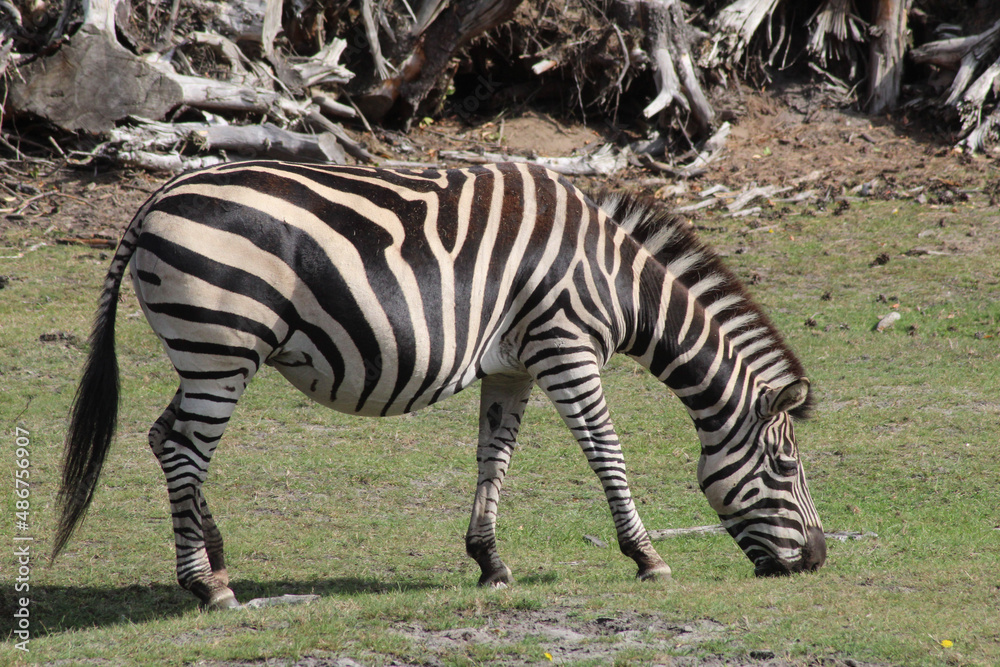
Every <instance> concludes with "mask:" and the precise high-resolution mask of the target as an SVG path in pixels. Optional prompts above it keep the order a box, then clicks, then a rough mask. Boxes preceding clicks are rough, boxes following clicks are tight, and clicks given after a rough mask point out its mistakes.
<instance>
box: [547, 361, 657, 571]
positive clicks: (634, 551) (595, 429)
mask: <svg viewBox="0 0 1000 667" xmlns="http://www.w3.org/2000/svg"><path fill="white" fill-rule="evenodd" d="M572 368H573V371H572V376H571V377H563V376H562V375H561V374H550V375H547V376H546V377H545V383H544V384H542V383H539V384H540V385H541V386H542V389H543V391H545V393H546V395H547V396H548V397H549V399H550V400H551V401H552V403H553V404H554V405H555V406H556V410H558V412H559V414H560V415H561V416H562V418H563V421H564V422H565V423H566V425H567V426H568V427H569V429H570V430H571V431H572V432H573V435H574V436H576V439H577V442H578V443H579V444H580V447H581V448H582V449H583V453H584V454H585V455H586V457H587V462H588V463H589V464H590V468H591V469H592V470H593V471H594V472H595V473H596V474H597V477H598V478H599V479H600V481H601V486H602V487H603V488H604V495H605V497H606V498H607V500H608V505H609V506H610V508H611V516H612V518H613V519H614V522H615V532H616V533H617V534H618V546H619V547H620V548H621V551H622V553H623V554H625V555H626V556H628V557H629V558H631V559H632V560H634V561H635V563H636V565H638V566H639V571H638V572H637V573H636V577H637V578H639V579H643V580H645V579H656V578H664V577H669V576H670V567H669V566H668V565H667V564H666V563H665V562H664V561H663V559H662V558H661V557H660V554H658V553H657V552H656V549H654V548H653V543H652V542H651V541H650V539H649V534H648V533H647V532H646V528H645V527H644V526H643V525H642V519H640V518H639V513H638V512H637V511H636V509H635V503H634V502H633V500H632V491H631V490H630V489H629V485H628V479H627V477H626V475H625V457H624V456H622V450H621V444H620V443H619V441H618V434H617V433H616V432H615V428H614V425H613V424H612V423H611V416H610V413H609V411H608V405H607V402H606V401H605V399H604V388H603V387H602V385H601V377H600V371H599V367H598V366H597V364H596V363H595V364H594V365H593V366H592V367H581V366H579V365H576V364H574V365H572Z"/></svg>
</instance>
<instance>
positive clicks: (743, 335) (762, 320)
mask: <svg viewBox="0 0 1000 667" xmlns="http://www.w3.org/2000/svg"><path fill="white" fill-rule="evenodd" d="M591 198H592V200H593V201H594V202H595V203H596V204H597V205H598V206H599V207H600V208H601V209H602V210H603V211H604V212H605V213H606V214H607V215H608V216H609V217H610V218H611V219H612V220H614V221H615V222H616V223H617V224H618V226H620V227H621V228H622V229H623V230H625V231H626V232H627V233H628V234H629V235H630V236H631V237H632V238H633V239H635V240H636V241H637V242H638V243H640V244H641V245H643V246H644V247H645V248H646V250H648V251H649V252H650V254H652V255H653V257H655V258H656V260H657V261H659V262H660V263H661V264H663V266H664V267H666V269H667V270H668V271H669V272H670V273H671V274H673V276H674V277H675V278H676V279H677V280H678V281H680V282H681V284H683V285H684V286H685V287H687V288H688V290H690V292H691V293H692V294H694V295H695V297H696V298H697V299H698V301H699V302H700V303H701V304H702V306H704V307H705V309H706V310H707V311H708V312H709V313H712V314H713V316H714V317H715V319H716V321H717V322H718V323H719V325H720V326H721V327H722V328H724V329H726V330H727V333H728V335H729V337H730V340H731V341H732V344H733V346H734V348H736V349H737V350H739V352H740V355H741V356H742V357H743V359H744V360H745V361H746V363H748V364H751V365H759V367H758V368H757V370H756V373H757V376H758V377H759V378H761V379H762V380H763V381H764V382H766V383H767V384H769V385H771V386H774V387H781V386H784V385H786V384H788V383H790V382H792V381H793V380H795V379H797V378H800V377H804V376H805V371H804V370H803V368H802V364H801V363H800V362H799V360H798V359H797V358H796V357H795V354H794V353H793V352H792V350H791V349H790V348H789V347H788V346H787V345H786V344H785V341H784V339H783V338H782V336H781V334H780V333H779V332H778V330H777V328H776V327H775V326H774V324H773V323H772V322H771V320H770V318H768V316H767V315H766V314H765V313H764V311H763V310H762V309H761V308H760V306H758V305H757V304H756V303H755V302H754V301H753V299H752V297H751V296H750V293H749V292H748V291H747V289H746V287H745V286H744V284H743V282H742V281H741V280H740V279H739V278H738V277H737V276H736V274H735V273H733V272H732V270H730V269H729V267H727V266H726V265H725V264H724V263H723V261H722V258H721V257H719V255H718V254H717V253H716V252H715V250H713V249H712V248H711V247H709V246H708V245H707V244H706V243H705V242H704V241H702V240H701V239H699V238H698V236H697V235H696V234H695V231H694V226H693V225H691V224H690V223H688V222H687V221H685V220H684V219H683V218H680V217H678V216H675V215H672V214H671V213H669V212H668V211H667V210H666V209H665V207H664V206H663V205H662V204H661V203H660V202H659V201H657V200H656V199H653V198H652V197H641V196H636V195H632V194H626V193H621V192H609V191H602V192H598V193H596V195H594V196H592V197H591ZM811 410H812V392H811V391H810V392H809V396H808V397H807V398H806V401H805V402H804V403H803V404H802V405H800V406H799V407H797V408H795V409H794V410H792V411H791V414H792V416H793V417H795V418H797V419H806V418H808V416H809V414H810V412H811Z"/></svg>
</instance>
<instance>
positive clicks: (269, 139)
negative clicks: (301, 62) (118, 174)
mask: <svg viewBox="0 0 1000 667" xmlns="http://www.w3.org/2000/svg"><path fill="white" fill-rule="evenodd" d="M109 135H110V137H111V141H110V148H109V149H108V150H106V152H107V153H108V154H109V155H112V156H113V157H115V156H122V155H126V156H129V158H130V159H132V156H135V155H140V156H141V155H143V154H145V153H150V150H151V149H159V150H170V151H171V152H176V151H178V150H179V149H181V148H183V147H184V146H188V145H192V144H193V145H195V146H197V147H198V149H199V150H200V151H212V150H215V151H232V152H233V153H236V154H238V155H241V156H250V157H268V158H274V159H279V160H296V161H300V162H331V163H336V164H340V163H343V162H344V153H343V151H342V150H341V149H340V147H339V146H338V145H337V141H336V138H335V137H334V136H333V135H332V134H320V135H310V134H302V133H300V132H291V131H289V130H284V129H282V128H280V127H277V126H275V125H272V124H270V123H263V124H261V125H246V126H236V125H209V124H207V123H158V122H152V121H141V122H140V123H139V124H137V125H135V126H133V127H119V128H114V129H112V130H111V131H110V132H109ZM144 159H145V158H144ZM182 162H183V160H182ZM175 163H176V161H166V162H165V163H164V164H168V165H173V164H175ZM157 168H158V169H167V168H168V167H157ZM171 168H172V167H171Z"/></svg>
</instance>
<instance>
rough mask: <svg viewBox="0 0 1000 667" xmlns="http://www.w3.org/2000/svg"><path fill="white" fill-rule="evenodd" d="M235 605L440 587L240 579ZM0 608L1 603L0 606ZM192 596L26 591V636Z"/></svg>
mask: <svg viewBox="0 0 1000 667" xmlns="http://www.w3.org/2000/svg"><path fill="white" fill-rule="evenodd" d="M232 588H233V592H235V593H236V597H237V599H238V600H240V601H241V602H249V601H250V600H251V599H253V598H258V597H274V596H279V595H285V594H296V595H302V594H309V593H311V594H315V595H320V596H334V595H358V594H375V595H378V594H381V593H388V592H400V591H416V590H426V589H433V588H440V585H439V584H432V583H429V582H422V581H381V580H379V579H372V578H356V577H342V578H338V579H316V580H303V581H254V580H240V581H235V582H233V584H232ZM4 606H6V604H5V605H4ZM197 606H198V602H197V600H196V599H195V597H194V596H193V595H191V594H190V593H188V592H187V591H185V590H183V589H181V588H180V587H179V586H176V585H174V586H168V585H165V584H151V585H148V586H140V585H138V584H135V585H132V586H124V587H119V588H113V587H107V588H105V587H98V586H89V587H71V586H43V585H39V586H37V587H36V586H32V587H31V619H32V625H31V635H32V637H33V638H37V637H43V636H45V635H51V634H56V633H59V632H65V631H67V630H77V629H83V628H95V627H103V626H110V625H116V624H119V623H144V622H148V621H153V620H160V619H165V618H171V617H174V616H180V615H182V614H186V613H189V612H191V611H193V610H194V609H196V608H197ZM4 616H5V618H3V620H2V621H0V638H7V637H9V636H10V632H11V629H10V628H9V627H7V626H8V624H9V623H10V620H11V616H10V614H5V615H4Z"/></svg>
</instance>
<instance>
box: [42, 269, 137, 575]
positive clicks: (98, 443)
mask: <svg viewBox="0 0 1000 667" xmlns="http://www.w3.org/2000/svg"><path fill="white" fill-rule="evenodd" d="M119 279H120V277H119ZM118 287H119V281H118V280H116V281H113V283H112V284H111V285H109V286H106V287H105V289H104V293H103V294H102V295H101V304H100V306H99V307H98V310H97V317H96V318H95V321H94V330H93V332H92V333H91V334H90V355H89V356H88V357H87V363H86V365H85V366H84V370H83V378H82V379H81V380H80V386H79V387H77V390H76V398H75V399H74V400H73V412H72V416H71V418H70V427H69V432H68V433H67V434H66V445H65V451H64V453H63V457H64V458H63V472H62V486H61V487H60V489H59V496H58V500H57V502H58V504H59V507H60V508H61V514H60V517H59V526H58V528H57V530H56V538H55V544H54V546H53V547H52V560H55V558H56V556H58V555H59V552H60V551H62V550H63V547H65V546H66V543H67V542H68V541H69V538H70V537H71V536H72V535H73V531H74V530H76V527H77V525H79V523H80V521H81V520H82V519H83V517H84V515H85V514H86V513H87V508H88V507H89V506H90V501H91V500H93V498H94V489H95V488H96V487H97V479H98V477H99V476H100V474H101V468H102V467H103V466H104V459H105V457H106V456H107V453H108V449H109V448H110V447H111V440H112V438H114V435H115V428H116V427H117V424H118V397H119V389H120V384H119V379H118V359H117V358H116V356H115V314H116V312H117V310H118Z"/></svg>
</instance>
